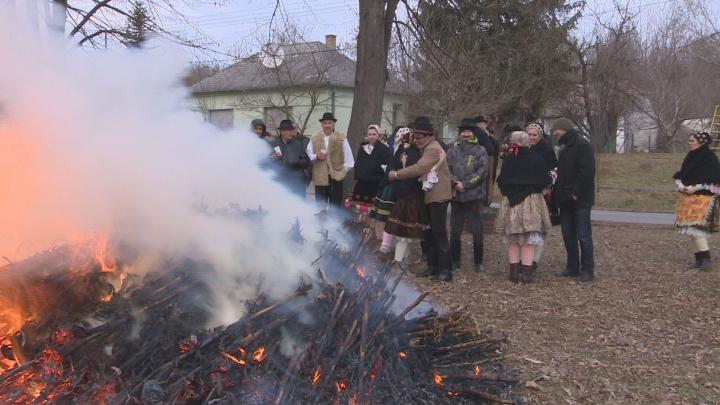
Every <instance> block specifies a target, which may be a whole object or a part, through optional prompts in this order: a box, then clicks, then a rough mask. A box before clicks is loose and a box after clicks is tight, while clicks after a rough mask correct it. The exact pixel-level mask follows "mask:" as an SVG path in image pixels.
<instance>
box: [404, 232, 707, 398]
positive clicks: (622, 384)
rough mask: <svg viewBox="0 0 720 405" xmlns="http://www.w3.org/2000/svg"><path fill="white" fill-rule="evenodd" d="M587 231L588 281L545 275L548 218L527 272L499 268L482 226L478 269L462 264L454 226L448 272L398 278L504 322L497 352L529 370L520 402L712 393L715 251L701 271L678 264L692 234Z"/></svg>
mask: <svg viewBox="0 0 720 405" xmlns="http://www.w3.org/2000/svg"><path fill="white" fill-rule="evenodd" d="M593 231H594V239H595V260H596V267H597V270H596V281H595V282H594V283H592V284H589V285H579V284H577V283H576V282H575V281H574V280H568V279H562V278H558V277H555V276H554V275H553V273H554V272H556V271H559V270H561V269H562V268H563V266H564V264H565V253H564V249H563V246H562V239H561V237H560V232H559V229H558V228H557V227H556V228H555V229H553V232H552V233H551V234H550V236H549V238H548V239H547V241H546V248H545V253H544V258H543V260H542V263H541V268H540V270H539V283H538V284H533V285H514V284H512V283H510V282H509V281H507V280H506V274H507V265H506V255H505V252H504V247H503V245H502V243H501V240H500V238H499V236H498V235H497V234H494V233H492V232H487V231H486V237H485V257H486V260H485V264H486V267H487V270H488V271H487V272H486V273H485V274H475V273H474V272H472V267H471V261H472V258H471V254H472V253H471V249H472V247H471V245H470V238H469V236H466V237H465V241H464V246H463V257H464V260H463V267H462V268H461V269H460V270H459V271H457V272H456V273H455V279H454V281H453V282H452V283H449V284H447V283H433V282H430V281H429V280H428V279H422V278H420V279H418V278H415V277H414V276H412V275H411V276H409V277H408V280H411V282H413V283H415V284H416V285H417V287H418V288H419V289H420V290H424V291H430V292H431V293H432V295H433V297H434V300H435V301H437V302H439V303H441V304H442V305H444V306H445V307H446V308H449V309H450V308H459V309H461V310H463V311H466V312H467V313H469V314H471V315H472V316H473V317H474V318H475V320H476V322H477V323H478V325H479V326H480V328H483V329H485V328H491V329H493V330H495V331H503V332H505V333H507V335H508V336H509V339H510V347H509V357H508V359H507V361H508V363H509V364H510V365H512V366H515V367H518V368H519V369H521V370H522V372H523V377H524V380H525V381H530V382H529V383H526V385H525V388H523V390H522V396H523V397H524V399H525V401H526V402H527V403H531V404H628V403H640V404H720V260H719V261H718V263H717V264H718V270H715V272H712V273H699V272H697V271H689V270H686V267H687V265H688V264H689V263H690V262H691V261H692V253H691V252H692V242H691V240H690V239H689V238H687V237H683V236H681V235H678V234H676V233H675V231H674V230H673V229H671V228H659V227H639V226H626V225H610V224H605V225H599V224H596V225H595V226H594V229H593ZM711 245H712V246H716V247H717V246H720V238H717V237H715V238H713V240H712V241H711ZM418 255H419V253H418V252H417V251H413V258H415V257H417V256H418Z"/></svg>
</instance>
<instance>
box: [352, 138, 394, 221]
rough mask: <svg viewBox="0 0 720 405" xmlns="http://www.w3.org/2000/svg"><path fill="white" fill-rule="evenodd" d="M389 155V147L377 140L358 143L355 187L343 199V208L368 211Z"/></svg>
mask: <svg viewBox="0 0 720 405" xmlns="http://www.w3.org/2000/svg"><path fill="white" fill-rule="evenodd" d="M378 132H379V131H378ZM390 157H391V155H390V149H389V148H388V147H387V146H385V145H383V144H382V143H381V142H380V141H379V140H378V141H376V142H375V143H374V144H371V143H369V142H367V141H365V142H363V143H362V144H361V145H360V148H359V149H358V153H357V160H356V161H355V180H356V181H355V187H354V189H353V193H352V196H351V197H350V198H348V199H347V200H345V208H352V209H353V210H354V211H355V212H358V213H360V214H368V213H369V212H370V209H371V208H372V206H373V202H374V200H375V197H376V196H377V194H378V189H379V188H380V184H381V182H382V181H383V178H384V177H385V169H386V168H387V164H388V162H389V160H390Z"/></svg>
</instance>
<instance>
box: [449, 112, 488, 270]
mask: <svg viewBox="0 0 720 405" xmlns="http://www.w3.org/2000/svg"><path fill="white" fill-rule="evenodd" d="M458 131H460V135H459V137H458V140H457V142H456V143H455V144H453V145H452V146H451V147H450V149H449V150H448V152H447V162H448V166H449V168H450V182H451V185H452V191H453V197H452V202H451V203H450V205H451V210H450V252H451V254H452V262H453V269H458V268H459V267H460V263H461V260H460V258H461V250H462V249H461V246H462V243H461V237H462V231H463V228H465V222H466V221H467V222H469V224H470V229H471V230H472V235H473V263H474V265H475V271H476V272H478V273H480V272H483V271H485V267H484V266H483V222H482V221H483V218H482V209H483V205H484V204H485V201H486V193H487V186H486V185H487V180H488V178H487V174H488V153H487V151H486V149H485V147H484V146H483V145H482V144H481V143H480V141H479V140H478V138H477V137H476V134H477V132H478V131H477V127H475V123H474V122H473V120H472V119H470V118H465V119H463V120H462V122H461V123H460V125H459V126H458Z"/></svg>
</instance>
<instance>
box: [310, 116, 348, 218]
mask: <svg viewBox="0 0 720 405" xmlns="http://www.w3.org/2000/svg"><path fill="white" fill-rule="evenodd" d="M328 120H329V121H333V122H337V119H335V117H334V116H333V114H332V113H325V114H323V116H322V118H320V122H323V121H328ZM306 152H307V155H308V156H309V157H310V160H311V161H312V182H313V185H315V199H316V200H317V201H318V202H320V203H323V204H327V203H329V204H332V205H336V206H338V207H339V206H341V205H342V197H343V181H344V180H345V176H346V175H347V172H348V170H350V169H352V168H353V167H354V166H355V159H354V158H353V154H352V150H351V149H350V143H348V140H347V138H346V137H345V134H343V133H342V132H338V131H333V133H331V134H325V133H324V132H323V131H320V132H318V133H316V134H315V135H313V136H312V138H310V143H308V145H307V149H306ZM321 152H324V153H325V159H324V160H319V159H318V158H317V155H318V154H319V153H321Z"/></svg>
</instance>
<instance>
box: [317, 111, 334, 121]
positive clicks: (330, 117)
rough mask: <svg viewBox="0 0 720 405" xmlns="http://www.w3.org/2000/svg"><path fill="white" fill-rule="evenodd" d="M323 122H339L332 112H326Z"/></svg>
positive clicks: (321, 119)
mask: <svg viewBox="0 0 720 405" xmlns="http://www.w3.org/2000/svg"><path fill="white" fill-rule="evenodd" d="M323 121H332V122H337V120H336V119H335V116H334V115H333V113H331V112H326V113H325V114H323V116H322V118H320V122H323Z"/></svg>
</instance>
